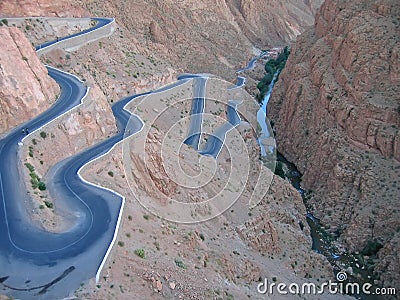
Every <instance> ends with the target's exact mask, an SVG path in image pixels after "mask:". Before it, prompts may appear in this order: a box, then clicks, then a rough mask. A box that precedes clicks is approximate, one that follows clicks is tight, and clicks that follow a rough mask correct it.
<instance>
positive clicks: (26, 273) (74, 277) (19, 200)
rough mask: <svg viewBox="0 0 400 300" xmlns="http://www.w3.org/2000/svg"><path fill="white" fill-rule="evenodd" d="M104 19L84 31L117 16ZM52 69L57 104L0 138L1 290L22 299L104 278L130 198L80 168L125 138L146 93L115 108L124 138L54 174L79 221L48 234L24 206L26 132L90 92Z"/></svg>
mask: <svg viewBox="0 0 400 300" xmlns="http://www.w3.org/2000/svg"><path fill="white" fill-rule="evenodd" d="M96 20H97V21H98V23H97V25H96V26H95V27H93V28H91V29H89V30H86V31H83V32H81V33H80V34H86V33H88V32H90V31H93V30H96V29H97V28H100V27H101V26H105V25H107V24H109V22H111V21H112V20H113V19H96ZM99 26H100V27H99ZM80 34H78V35H80ZM78 35H73V37H75V36H78ZM69 38H70V37H69ZM57 42H58V41H52V42H49V43H46V44H45V46H46V47H49V46H51V45H52V44H54V43H57ZM43 47H44V46H43V45H42V46H41V47H37V49H38V48H40V49H43ZM48 72H49V75H50V76H51V77H52V78H53V79H54V80H56V82H57V83H58V84H59V85H60V87H61V94H60V97H59V99H58V100H57V102H56V103H55V104H54V105H53V106H52V107H51V108H50V109H48V110H47V111H46V112H44V113H42V114H41V115H39V116H37V117H36V118H34V119H33V120H31V121H28V122H26V123H25V124H22V125H20V126H18V127H17V128H15V129H14V130H12V131H11V132H9V133H8V135H7V136H6V137H4V138H3V139H2V140H0V199H1V200H0V240H1V243H0V294H7V295H11V296H13V297H17V298H22V299H27V298H29V299H31V298H37V299H60V298H63V297H66V296H68V295H69V294H70V292H71V291H74V290H75V289H77V288H78V287H79V286H80V284H81V283H82V282H84V281H86V280H87V279H89V278H92V277H95V276H96V279H97V280H98V277H99V274H100V271H101V267H102V266H103V264H104V261H105V259H106V256H107V254H108V252H109V250H110V248H111V246H112V244H113V242H114V241H115V236H116V233H117V232H116V228H117V229H118V223H119V219H120V216H121V214H122V208H123V203H124V198H123V197H122V196H121V195H118V194H116V193H115V192H112V191H109V190H107V189H105V188H101V187H98V186H95V185H94V184H92V183H89V182H87V181H85V180H84V179H83V178H81V176H80V175H79V171H80V169H81V168H82V167H83V166H84V165H85V164H86V163H88V162H89V161H92V160H93V159H95V158H96V157H99V156H101V155H103V154H105V153H107V152H108V151H110V149H111V148H112V147H113V146H114V145H115V144H116V143H117V142H119V141H121V140H122V139H123V137H124V129H125V126H126V124H127V123H128V120H129V119H130V118H131V114H130V113H129V112H128V111H126V110H125V109H124V107H125V105H126V104H127V103H128V102H130V101H132V99H134V98H135V97H138V96H140V95H135V96H131V97H127V98H125V99H123V100H121V101H119V102H118V103H116V104H115V105H114V106H113V107H112V110H113V113H114V115H115V118H116V119H117V125H118V128H119V133H118V134H117V135H115V136H113V137H111V138H109V139H107V140H105V141H103V142H101V143H99V144H97V145H95V146H93V147H91V148H89V149H87V150H85V151H83V152H81V153H79V154H77V155H75V156H73V157H71V158H68V159H66V160H64V161H62V162H60V163H59V164H57V165H56V166H54V167H53V168H52V169H51V170H50V171H49V173H50V174H51V176H49V177H51V182H50V183H48V187H49V190H50V191H51V192H52V194H53V196H54V195H57V203H58V204H59V205H60V206H65V207H68V212H69V213H70V214H71V215H73V216H74V225H73V227H72V228H70V229H69V230H68V231H65V232H62V233H51V232H47V231H45V230H43V229H41V228H38V227H37V226H34V225H33V224H32V223H31V221H30V217H29V216H28V213H27V211H26V208H25V206H24V203H25V201H29V200H28V199H29V195H28V194H27V193H26V190H25V185H24V183H23V181H22V178H21V176H20V172H19V169H18V168H19V167H18V166H19V162H18V161H19V159H18V150H19V147H20V145H21V143H23V142H24V140H26V139H29V136H25V134H24V133H23V132H22V130H21V129H22V128H27V129H28V130H29V131H30V132H33V131H35V130H39V129H40V128H41V127H42V126H44V125H46V124H47V123H49V122H51V121H52V120H54V119H55V118H57V117H58V116H61V115H62V114H65V113H67V112H68V111H69V110H71V109H72V108H74V107H76V106H77V105H79V104H81V102H82V100H83V98H84V97H85V96H86V94H87V92H88V88H87V87H85V86H84V85H83V83H82V81H80V80H79V79H78V78H77V77H76V76H74V75H71V74H68V73H65V72H62V71H60V70H57V69H55V68H52V67H48ZM133 120H134V121H133V122H132V120H131V122H130V124H131V125H130V126H132V129H131V134H134V133H135V132H137V131H139V130H141V128H142V125H143V124H142V122H141V120H140V119H139V118H137V120H136V121H135V118H133ZM116 224H117V226H116ZM61 281H62V284H59V282H61Z"/></svg>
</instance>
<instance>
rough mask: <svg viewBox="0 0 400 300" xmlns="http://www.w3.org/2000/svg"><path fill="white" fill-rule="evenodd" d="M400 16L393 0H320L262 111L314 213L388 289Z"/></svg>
mask: <svg viewBox="0 0 400 300" xmlns="http://www.w3.org/2000/svg"><path fill="white" fill-rule="evenodd" d="M399 15H400V5H399V2H398V1H395V0H380V1H370V0H367V1H361V0H358V1H347V0H327V1H326V2H325V3H324V4H323V5H322V7H321V9H320V11H319V12H318V13H317V16H316V21H315V26H314V28H312V29H310V30H308V31H306V32H305V33H304V34H302V35H301V36H300V37H299V38H298V40H297V43H296V45H295V46H294V47H293V49H292V50H293V51H292V54H291V56H290V57H289V60H288V63H287V65H286V69H285V70H284V71H283V72H282V74H281V76H280V79H279V81H278V83H277V85H276V87H275V89H274V92H273V95H272V98H271V100H270V103H269V107H268V111H269V113H270V117H271V118H272V120H273V121H275V128H276V131H277V141H278V147H279V148H280V151H281V152H283V153H284V155H285V156H286V157H287V158H288V159H289V160H291V161H293V162H294V163H295V164H296V165H297V166H298V168H299V169H300V171H301V172H302V173H303V174H304V176H303V185H304V188H306V189H308V190H310V191H311V197H310V198H311V199H310V200H308V204H309V205H310V208H311V210H312V211H313V213H314V214H315V215H316V216H317V217H318V218H320V219H321V221H322V223H323V224H324V225H326V226H327V227H328V228H330V229H329V230H330V231H331V232H332V233H334V234H335V235H336V237H338V239H339V241H341V242H342V243H343V244H344V245H345V247H347V249H348V250H349V251H361V252H362V253H364V254H365V255H366V257H364V258H365V259H366V261H369V263H370V264H372V265H373V266H374V268H375V269H374V270H375V272H376V273H377V275H379V276H380V278H381V280H382V281H383V283H384V284H387V285H392V286H396V284H397V285H398V283H399V280H400V277H399V273H398V270H399V268H400V266H399V254H398V253H399V243H398V240H399V228H400V222H399V220H400V211H399V210H398V208H397V207H398V201H399V199H400V187H399V182H400V163H399V161H400V133H399V127H400V98H399V94H400V72H399V67H400V60H399V52H400V43H399V41H400V38H399V37H400V35H399V26H400V20H399ZM371 245H375V246H377V248H375V250H374V251H369V250H371V248H370V246H371ZM380 247H383V248H381V249H380ZM379 249H380V251H379V252H377V251H378V250H379ZM395 270H397V271H395Z"/></svg>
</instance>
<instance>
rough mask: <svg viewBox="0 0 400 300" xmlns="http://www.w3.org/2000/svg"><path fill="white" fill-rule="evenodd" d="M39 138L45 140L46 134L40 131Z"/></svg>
mask: <svg viewBox="0 0 400 300" xmlns="http://www.w3.org/2000/svg"><path fill="white" fill-rule="evenodd" d="M40 136H41V138H42V139H45V138H46V137H47V133H46V132H44V131H42V132H41V133H40Z"/></svg>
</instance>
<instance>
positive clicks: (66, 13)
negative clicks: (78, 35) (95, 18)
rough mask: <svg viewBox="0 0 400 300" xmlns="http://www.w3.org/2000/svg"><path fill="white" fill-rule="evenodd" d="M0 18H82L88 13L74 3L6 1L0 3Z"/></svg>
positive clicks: (43, 0) (35, 0) (31, 0)
mask: <svg viewBox="0 0 400 300" xmlns="http://www.w3.org/2000/svg"><path fill="white" fill-rule="evenodd" d="M0 16H14V17H20V16H32V17H40V16H46V17H84V16H88V13H87V12H86V11H84V10H83V9H82V8H80V7H79V6H78V5H76V4H74V1H52V0H7V1H2V2H1V3H0Z"/></svg>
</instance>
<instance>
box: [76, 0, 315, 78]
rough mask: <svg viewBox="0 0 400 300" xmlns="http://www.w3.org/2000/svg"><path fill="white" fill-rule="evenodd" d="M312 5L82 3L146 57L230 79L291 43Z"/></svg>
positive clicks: (221, 0) (211, 0)
mask: <svg viewBox="0 0 400 300" xmlns="http://www.w3.org/2000/svg"><path fill="white" fill-rule="evenodd" d="M320 3H321V0H312V1H291V0H290V1H284V2H282V1H261V0H257V1H248V0H240V1H233V0H217V1H215V0H204V1H195V0H189V1H172V0H167V1H144V0H139V1H129V2H127V1H120V0H116V1H85V2H83V4H82V6H83V7H84V8H85V9H86V10H88V11H90V12H91V13H92V14H94V15H100V16H110V15H111V16H115V17H116V20H117V23H118V24H119V25H121V26H122V27H124V28H125V29H127V30H129V31H130V33H131V34H132V35H133V36H134V38H135V40H136V44H137V45H139V47H141V48H144V49H143V50H141V51H142V53H145V52H146V51H148V54H149V55H152V56H155V57H158V58H159V59H161V60H166V61H168V62H169V63H170V64H171V65H173V66H175V67H176V68H182V69H184V70H185V71H188V72H207V73H214V74H217V75H220V76H224V77H226V78H228V76H229V78H231V77H232V69H235V68H236V67H237V66H238V65H243V63H244V62H245V61H246V60H247V59H248V58H250V57H251V56H253V53H252V48H253V46H256V47H258V48H268V47H271V46H275V45H277V44H279V45H282V44H286V43H287V42H288V41H290V40H293V39H294V38H295V37H296V36H297V34H299V33H300V32H302V31H303V30H304V28H305V27H307V26H309V25H311V24H312V23H313V20H314V14H313V12H314V11H315V7H318V6H319V5H320Z"/></svg>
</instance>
